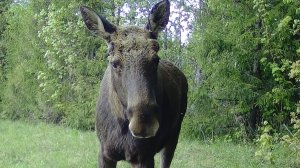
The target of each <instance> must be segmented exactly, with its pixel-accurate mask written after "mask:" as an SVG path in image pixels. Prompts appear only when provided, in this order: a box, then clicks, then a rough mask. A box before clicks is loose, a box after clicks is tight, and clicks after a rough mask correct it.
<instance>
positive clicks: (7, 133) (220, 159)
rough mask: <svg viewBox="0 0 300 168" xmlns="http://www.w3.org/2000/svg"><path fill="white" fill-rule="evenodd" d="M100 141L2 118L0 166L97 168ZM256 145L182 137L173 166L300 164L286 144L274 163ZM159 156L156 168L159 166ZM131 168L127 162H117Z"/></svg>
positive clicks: (223, 167) (232, 167)
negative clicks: (258, 154) (264, 158)
mask: <svg viewBox="0 0 300 168" xmlns="http://www.w3.org/2000/svg"><path fill="white" fill-rule="evenodd" d="M98 148H99V146H98V141H97V138H96V135H95V133H94V132H82V131H78V130H74V129H70V128H64V127H60V126H56V125H50V124H45V123H30V124H29V123H24V122H12V121H5V120H0V167H1V168H2V167H3V168H41V167H43V168H95V167H96V166H97V155H98ZM254 152H255V147H254V146H253V145H245V144H243V145H238V144H233V143H225V142H218V143H212V144H207V143H201V142H198V141H187V140H184V139H183V138H181V139H180V142H179V144H178V147H177V150H176V153H175V157H174V159H173V162H172V168H173V167H174V168H200V167H204V168H215V167H216V168H227V167H228V168H239V167H241V168H256V167H257V168H261V167H299V165H295V164H294V165H293V164H292V163H291V160H295V158H293V157H295V156H292V154H291V153H289V152H288V151H287V150H285V149H284V148H283V147H281V148H280V147H279V148H278V149H276V150H274V157H275V163H273V164H271V163H268V162H264V161H262V160H261V159H259V158H256V157H255V156H254ZM158 165H159V158H158V157H157V158H156V167H159V166H158ZM118 167H120V168H128V167H129V165H128V164H127V163H125V162H121V163H120V164H118Z"/></svg>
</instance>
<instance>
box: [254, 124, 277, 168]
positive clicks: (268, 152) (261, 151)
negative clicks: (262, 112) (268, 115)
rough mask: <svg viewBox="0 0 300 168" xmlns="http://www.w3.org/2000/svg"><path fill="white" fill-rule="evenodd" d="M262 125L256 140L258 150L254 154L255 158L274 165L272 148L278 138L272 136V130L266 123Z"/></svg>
mask: <svg viewBox="0 0 300 168" xmlns="http://www.w3.org/2000/svg"><path fill="white" fill-rule="evenodd" d="M263 124H264V125H263V126H262V127H261V128H260V129H261V135H260V137H259V138H258V139H257V140H256V142H257V143H258V150H257V151H256V152H255V156H257V157H259V158H261V159H262V160H265V161H268V162H271V163H274V157H273V153H272V151H273V148H274V144H275V142H276V139H277V137H278V136H276V135H272V131H273V128H272V126H271V125H269V123H268V122H267V121H264V123H263Z"/></svg>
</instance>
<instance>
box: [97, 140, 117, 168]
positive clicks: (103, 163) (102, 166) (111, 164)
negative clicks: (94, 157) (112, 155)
mask: <svg viewBox="0 0 300 168" xmlns="http://www.w3.org/2000/svg"><path fill="white" fill-rule="evenodd" d="M101 146H102V145H101ZM100 151H101V152H100V153H99V160H98V161H99V163H98V167H99V168H116V167H117V162H116V161H113V160H111V159H109V158H107V157H105V152H104V149H103V147H101V148H100Z"/></svg>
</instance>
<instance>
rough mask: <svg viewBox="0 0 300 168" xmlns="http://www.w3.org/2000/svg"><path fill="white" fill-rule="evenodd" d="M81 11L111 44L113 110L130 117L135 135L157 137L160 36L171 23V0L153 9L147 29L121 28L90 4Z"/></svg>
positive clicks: (118, 114)
mask: <svg viewBox="0 0 300 168" xmlns="http://www.w3.org/2000/svg"><path fill="white" fill-rule="evenodd" d="M80 10H81V14H82V17H83V20H84V22H85V24H86V26H87V28H88V29H89V30H90V31H91V32H92V33H93V34H95V35H97V36H99V37H101V38H103V39H104V40H105V41H106V42H107V44H108V53H109V56H108V60H109V64H108V69H107V70H108V71H110V73H109V76H110V77H109V79H110V86H109V87H110V91H109V95H110V96H109V97H110V99H111V100H109V101H110V104H111V105H110V106H111V112H112V113H114V114H116V116H117V117H118V118H121V119H124V120H128V122H129V125H128V127H129V130H130V132H131V134H132V135H133V136H134V137H137V138H149V137H153V136H155V135H156V133H157V131H158V129H159V126H160V108H159V105H158V102H157V94H158V93H157V87H158V82H159V81H158V74H159V73H158V68H159V61H160V58H159V56H158V55H157V52H158V51H159V43H158V41H157V36H158V33H159V32H160V31H162V30H163V29H164V28H165V27H166V25H167V24H168V21H169V15H170V3H169V1H168V0H163V1H161V2H159V3H157V4H156V5H155V6H154V7H153V8H152V9H151V12H150V14H149V16H148V22H147V24H146V25H145V27H144V28H140V27H137V26H126V27H118V26H115V25H114V24H112V23H110V22H109V21H107V20H106V19H105V18H104V17H102V16H100V15H98V14H97V13H96V12H94V11H93V10H92V9H90V8H88V7H81V8H80Z"/></svg>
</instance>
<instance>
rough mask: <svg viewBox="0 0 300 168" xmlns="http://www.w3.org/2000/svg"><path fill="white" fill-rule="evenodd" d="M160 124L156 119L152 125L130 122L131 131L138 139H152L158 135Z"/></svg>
mask: <svg viewBox="0 0 300 168" xmlns="http://www.w3.org/2000/svg"><path fill="white" fill-rule="evenodd" d="M158 128H159V124H158V122H157V120H156V119H154V121H153V122H152V123H151V124H143V123H137V122H135V121H130V122H129V130H130V132H131V135H132V136H134V137H136V138H150V137H153V136H155V135H156V132H157V130H158Z"/></svg>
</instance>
